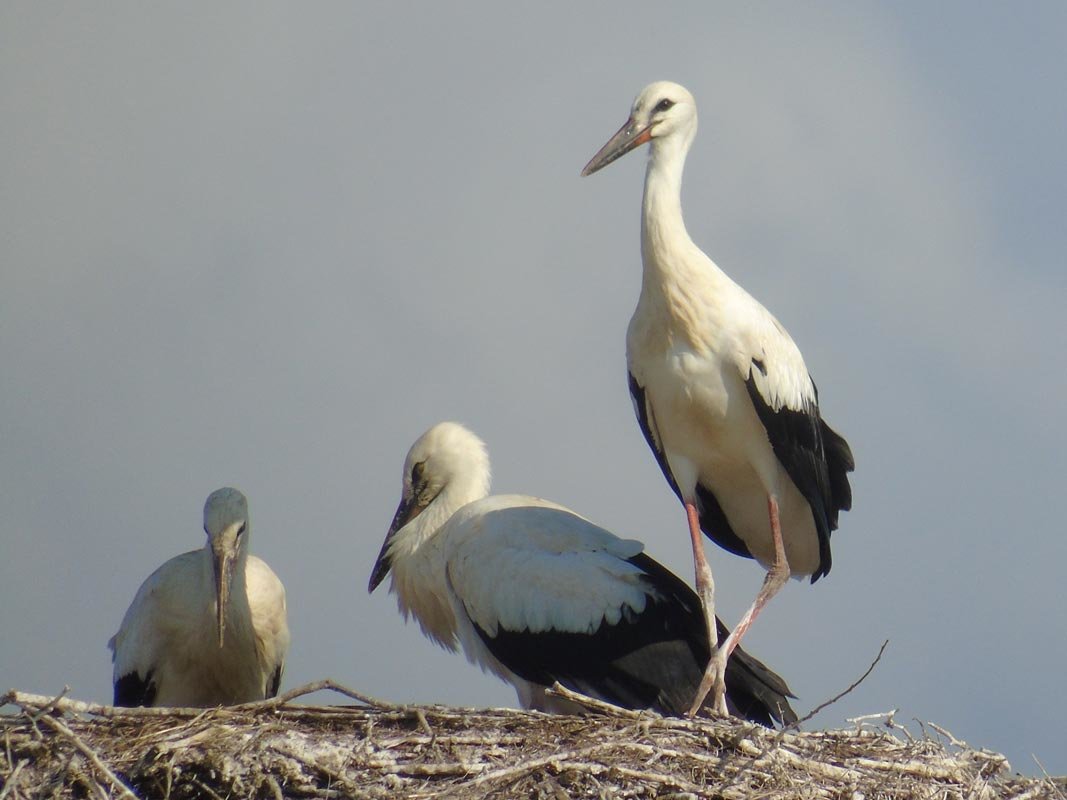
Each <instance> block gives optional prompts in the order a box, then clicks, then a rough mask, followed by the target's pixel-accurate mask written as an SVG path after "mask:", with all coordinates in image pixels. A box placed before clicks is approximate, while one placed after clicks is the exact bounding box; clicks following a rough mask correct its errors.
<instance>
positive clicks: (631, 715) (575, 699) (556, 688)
mask: <svg viewBox="0 0 1067 800" xmlns="http://www.w3.org/2000/svg"><path fill="white" fill-rule="evenodd" d="M545 694H550V695H554V696H556V697H562V698H563V699H564V700H570V701H571V702H572V703H577V704H578V705H580V706H584V707H586V708H589V709H592V710H593V711H599V712H601V713H603V714H607V715H608V716H612V717H625V718H627V719H637V718H639V717H648V716H650V715H652V714H653V712H649V711H633V710H631V709H629V708H623V707H622V706H617V705H615V704H614V703H606V702H604V701H603V700H598V699H597V698H595V697H589V696H588V695H584V694H582V693H581V692H575V691H573V690H571V689H568V688H567V687H566V686H564V685H563V684H561V683H560V682H559V681H556V682H555V683H553V684H552V686H551V687H550V688H548V689H546V690H545ZM655 716H659V715H658V714H657V715H655Z"/></svg>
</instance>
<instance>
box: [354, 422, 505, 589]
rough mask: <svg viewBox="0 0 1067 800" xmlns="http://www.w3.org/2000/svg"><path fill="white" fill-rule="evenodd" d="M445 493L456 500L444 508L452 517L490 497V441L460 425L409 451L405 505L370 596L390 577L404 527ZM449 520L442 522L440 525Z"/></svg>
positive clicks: (434, 432)
mask: <svg viewBox="0 0 1067 800" xmlns="http://www.w3.org/2000/svg"><path fill="white" fill-rule="evenodd" d="M446 490H447V491H448V492H449V493H450V494H452V496H453V505H452V507H451V508H448V509H444V510H445V511H446V513H447V515H448V516H451V514H452V512H453V511H455V510H456V509H457V508H459V507H460V505H466V504H467V503H469V502H471V501H473V500H476V499H478V498H481V497H485V495H486V494H488V492H489V454H488V452H487V451H486V448H485V442H483V441H482V440H481V439H479V438H478V437H477V436H475V435H474V434H473V433H471V432H470V431H469V430H467V429H466V428H465V427H463V426H462V425H460V424H459V423H458V422H439V423H438V424H437V425H434V426H433V427H432V428H430V429H429V430H428V431H426V433H424V434H423V435H422V436H420V437H419V438H418V439H417V440H416V441H415V444H413V445H412V446H411V449H410V450H408V455H407V458H405V459H404V488H403V491H402V493H401V496H400V505H399V506H397V509H396V514H395V515H394V516H393V522H392V524H391V525H390V526H389V532H388V533H386V535H385V541H384V542H383V543H382V549H381V552H379V553H378V560H377V561H375V562H374V568H373V569H372V570H371V575H370V583H369V584H368V586H367V591H369V592H373V591H374V590H375V589H376V588H377V587H378V584H379V583H381V582H382V580H383V579H384V578H385V576H386V575H388V574H389V570H390V568H391V567H392V562H393V557H394V553H395V545H396V544H397V543H398V541H399V540H400V539H401V538H402V537H403V535H404V533H403V531H404V528H405V526H406V525H408V523H410V522H412V521H413V520H414V519H415V518H416V517H418V516H419V515H420V514H422V512H423V511H425V510H426V509H427V508H429V506H430V505H431V504H432V503H433V502H434V501H435V500H436V499H437V498H438V497H439V496H440V495H442V494H443V493H444V492H445V491H446ZM445 519H447V517H446V518H445ZM444 521H445V520H444V519H442V520H440V521H439V524H444ZM433 530H434V531H436V528H435V529H433Z"/></svg>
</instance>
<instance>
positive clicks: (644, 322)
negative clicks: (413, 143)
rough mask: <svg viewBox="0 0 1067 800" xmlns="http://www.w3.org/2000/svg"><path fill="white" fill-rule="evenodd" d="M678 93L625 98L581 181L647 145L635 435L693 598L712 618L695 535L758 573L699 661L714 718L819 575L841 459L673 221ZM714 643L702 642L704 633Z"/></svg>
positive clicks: (801, 392)
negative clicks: (678, 545)
mask: <svg viewBox="0 0 1067 800" xmlns="http://www.w3.org/2000/svg"><path fill="white" fill-rule="evenodd" d="M696 129H697V112H696V104H695V102H694V100H693V97H692V95H691V94H690V93H689V92H688V91H687V90H686V89H684V88H683V87H681V86H679V85H678V84H676V83H670V82H666V81H661V82H658V83H653V84H651V85H650V86H648V87H646V88H645V89H644V90H642V92H641V93H640V94H639V95H638V96H637V99H636V100H635V101H634V104H633V107H632V109H631V112H630V117H629V119H628V120H627V121H626V124H624V125H623V127H622V128H621V129H620V130H619V131H618V133H616V134H615V135H614V136H613V137H612V138H611V139H610V140H609V141H608V142H607V144H605V145H604V147H603V148H601V149H600V151H599V152H598V153H597V154H596V155H595V156H593V158H592V160H591V161H590V162H589V164H587V165H586V167H585V169H584V170H583V171H582V174H583V175H589V174H591V173H593V172H596V171H597V170H599V169H601V168H602V167H604V166H606V165H607V164H610V163H611V162H612V161H614V160H615V159H617V158H619V157H620V156H622V155H624V154H626V153H628V152H629V151H630V150H633V149H634V148H636V147H638V146H640V145H642V144H645V143H646V142H647V143H649V145H650V147H649V159H648V168H647V171H646V174H645V189H644V199H643V203H642V217H641V256H642V262H643V273H642V282H641V294H640V298H639V299H638V303H637V308H636V310H635V311H634V314H633V317H632V318H631V320H630V326H629V329H628V331H627V335H626V358H627V365H628V367H629V380H630V392H631V395H632V397H633V401H634V407H635V410H636V413H637V418H638V421H639V423H640V425H641V430H642V432H643V433H644V435H645V439H646V440H647V441H648V444H649V446H650V447H651V448H652V451H653V453H654V454H655V456H656V459H657V461H658V462H659V465H660V467H661V468H662V470H663V474H664V476H665V477H666V478H667V482H668V483H669V484H670V486H671V488H672V489H673V490H674V491H675V493H676V494H677V495H678V497H679V498H680V499H681V501H682V503H683V505H684V506H685V509H686V515H687V517H688V522H689V530H690V537H691V542H692V547H693V558H694V563H695V566H696V582H697V591H698V592H699V593H700V595H701V597H702V599H703V601H704V606H705V610H706V613H707V618H708V619H709V620H710V619H711V618H712V617H713V616H714V608H715V606H714V582H713V580H712V576H711V570H710V567H708V565H707V561H706V558H705V556H704V551H703V544H702V541H701V536H700V531H701V530H703V531H704V533H706V534H707V535H708V536H709V537H710V538H711V539H713V540H714V541H715V542H717V543H718V544H720V545H721V546H723V547H724V548H726V549H727V550H729V551H730V552H733V553H737V554H738V555H743V556H747V557H750V558H755V559H757V560H758V561H759V562H760V564H762V565H763V566H765V567H766V568H767V570H768V572H767V578H766V580H765V581H764V583H763V586H762V587H761V589H760V592H759V594H758V596H757V597H756V600H755V602H754V603H753V605H752V607H751V608H750V609H749V610H748V611H747V612H746V613H745V615H744V616H743V617H742V619H741V621H740V622H739V623H738V625H737V627H736V628H735V629H734V632H733V635H732V636H731V637H729V638H728V639H727V640H726V642H725V643H724V644H723V646H722V648H721V652H720V653H719V654H718V655H717V656H716V657H715V658H713V660H712V662H711V663H710V664H709V668H708V673H707V675H706V676H705V677H706V679H705V681H704V682H703V683H702V687H701V692H700V693H698V695H697V697H696V699H695V700H694V704H693V708H694V709H695V708H698V707H699V706H700V704H701V703H702V702H703V697H704V695H705V694H706V692H707V690H708V688H713V689H714V691H715V693H716V703H715V705H716V707H717V708H718V710H720V711H723V710H724V708H723V705H722V702H721V698H722V670H723V667H724V664H725V659H726V658H727V657H728V655H729V652H730V650H731V648H732V647H734V646H736V644H737V642H738V641H740V640H741V637H742V636H744V634H745V631H746V630H747V629H748V627H749V626H750V625H751V623H752V621H753V620H754V619H755V618H756V616H757V615H758V614H759V612H760V610H761V609H762V608H763V607H764V605H765V604H766V603H767V602H768V601H769V600H770V598H771V597H773V596H774V595H775V594H776V593H777V591H778V590H779V589H780V588H781V586H782V585H783V584H784V583H785V581H786V579H787V578H788V577H790V576H791V575H793V576H797V577H801V576H807V575H810V576H811V580H812V582H814V581H815V580H817V579H818V578H819V577H821V576H823V575H825V574H827V573H828V572H829V571H830V533H831V532H832V531H833V530H835V529H836V528H837V522H838V512H839V511H842V510H847V509H849V508H850V507H851V504H852V492H851V489H850V487H849V483H848V477H847V473H848V472H850V471H851V470H852V469H853V466H854V463H853V458H852V453H851V450H850V449H849V446H848V444H847V443H846V442H845V440H844V439H843V438H841V437H840V436H839V435H838V434H836V433H835V432H834V431H833V430H831V429H830V428H829V426H828V425H827V424H826V423H825V422H824V421H823V419H822V417H821V416H820V413H819V400H818V392H817V391H816V388H815V384H814V382H813V381H812V379H811V377H810V375H809V374H808V370H807V367H805V365H804V359H803V358H802V356H801V354H800V350H799V349H798V348H797V346H796V345H795V344H794V343H793V340H792V339H791V338H790V336H789V334H788V333H787V332H786V330H785V328H784V327H782V325H781V323H779V322H778V320H776V319H775V318H774V317H773V316H772V315H771V313H770V312H769V311H767V310H766V309H765V308H764V307H763V306H762V305H760V303H759V302H757V301H756V300H755V299H754V298H753V297H752V296H751V295H749V294H748V293H747V292H746V291H745V290H744V289H742V288H741V287H740V286H738V285H737V284H736V283H734V282H733V281H732V280H731V279H730V278H729V277H728V276H727V275H726V273H724V272H723V271H722V270H721V269H719V268H718V267H717V266H716V265H715V264H714V263H713V262H712V261H711V259H709V258H708V257H707V256H706V255H705V254H704V253H703V252H702V251H701V250H700V249H699V248H698V247H697V246H696V245H695V244H694V243H693V241H692V239H690V238H689V234H688V233H687V232H686V228H685V223H684V222H683V219H682V205H681V184H682V170H683V167H684V164H685V157H686V153H687V152H688V151H689V147H690V145H691V144H692V141H693V138H694V136H695V135H696ZM711 635H712V636H713V637H714V633H712V634H711Z"/></svg>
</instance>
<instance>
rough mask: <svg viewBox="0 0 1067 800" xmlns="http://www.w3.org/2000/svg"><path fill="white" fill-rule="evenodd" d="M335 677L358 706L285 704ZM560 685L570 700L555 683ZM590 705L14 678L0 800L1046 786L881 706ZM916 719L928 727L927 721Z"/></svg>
mask: <svg viewBox="0 0 1067 800" xmlns="http://www.w3.org/2000/svg"><path fill="white" fill-rule="evenodd" d="M323 688H328V689H333V690H334V691H337V692H339V693H341V694H343V695H345V696H346V697H347V698H349V699H351V700H355V701H357V703H358V705H347V706H311V705H298V704H294V703H293V702H292V701H293V700H294V699H296V698H298V697H300V696H303V695H305V694H308V693H310V692H312V691H317V690H319V689H323ZM555 691H557V692H559V693H560V694H563V695H565V696H567V697H570V698H571V699H581V696H580V695H574V694H572V693H570V692H568V691H567V690H566V689H563V688H562V687H559V686H557V687H555ZM584 702H585V704H586V705H587V707H589V708H590V713H589V714H588V715H586V716H553V715H546V714H541V713H535V712H524V711H512V710H506V709H487V710H478V709H460V708H445V707H441V706H401V705H393V704H390V703H384V702H380V701H377V700H374V699H373V698H369V697H366V696H364V695H362V694H360V693H358V692H355V691H352V690H350V689H347V688H345V687H343V686H339V685H337V684H335V683H333V682H331V681H321V682H319V683H316V684H311V685H308V686H305V687H301V688H300V689H296V690H293V691H291V692H287V693H286V694H285V695H283V696H281V697H278V698H275V699H273V700H267V701H264V702H261V703H253V704H248V705H243V706H233V707H229V708H214V709H208V710H204V709H159V708H132V709H127V708H113V707H111V706H101V705H95V704H90V703H83V702H79V701H75V700H69V699H66V698H65V697H63V696H60V697H58V698H48V697H44V696H39V695H30V694H24V693H21V692H15V691H12V692H9V693H8V694H6V695H4V696H3V697H2V698H0V705H3V704H10V705H13V706H14V707H15V711H14V713H9V714H3V715H0V800H9V798H10V800H18V799H19V798H38V797H55V798H68V797H90V798H105V797H123V798H134V797H143V798H147V797H153V798H174V799H175V800H178V798H237V797H240V798H272V799H274V800H281V798H303V797H323V798H341V797H352V798H383V800H384V799H385V798H389V799H390V800H392V798H438V797H440V798H479V799H480V798H516V797H522V798H546V799H547V798H551V800H565V799H566V798H674V799H675V800H681V798H704V797H714V798H756V797H758V798H772V799H773V798H847V799H848V800H860V799H861V798H876V797H877V798H961V799H962V798H974V800H983V799H984V798H1015V799H1016V800H1024V799H1026V800H1029V799H1030V798H1059V799H1060V800H1067V795H1065V792H1067V781H1065V780H1064V779H1052V778H1048V777H1046V778H1043V779H1034V778H1021V777H1012V776H1011V775H1010V774H1009V773H1010V767H1009V766H1008V763H1007V760H1006V759H1005V758H1004V756H1002V755H999V754H997V753H993V752H990V751H987V750H975V749H972V748H971V747H969V746H967V745H966V744H965V743H964V742H960V741H958V740H956V739H955V738H953V737H952V736H951V735H950V734H948V733H947V732H946V731H944V730H942V729H940V728H937V727H936V726H923V733H922V735H921V736H913V735H911V734H910V733H909V732H908V731H907V730H906V729H904V728H903V727H901V726H899V725H897V724H896V723H895V722H894V721H893V719H892V715H891V714H890V715H885V714H881V715H877V722H875V721H873V720H872V719H860V720H857V721H855V723H856V725H855V727H854V728H852V729H849V730H836V731H813V732H799V731H796V730H787V731H771V730H767V729H765V728H761V727H759V726H756V725H752V724H750V723H747V722H744V721H742V720H737V719H725V720H724V719H703V718H701V719H674V718H663V717H659V716H658V715H655V714H650V713H638V712H632V711H623V710H619V709H616V708H614V707H612V706H608V705H607V704H604V703H600V702H598V701H591V700H588V699H585V700H584ZM927 728H932V729H933V731H934V732H933V733H930V732H929V731H928V730H927Z"/></svg>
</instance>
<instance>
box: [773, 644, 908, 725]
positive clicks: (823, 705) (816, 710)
mask: <svg viewBox="0 0 1067 800" xmlns="http://www.w3.org/2000/svg"><path fill="white" fill-rule="evenodd" d="M888 644H889V640H888V639H886V640H885V641H884V642H882V646H881V647H880V648H878V655H876V656H875V657H874V661H872V662H871V665H870V666H869V667H867V671H866V672H864V673H863V674H862V675H860V676H859V678H857V679H856V680H855V681H853V682H852V685H851V686H849V687H848V688H847V689H845V691H843V692H841V693H839V694H836V695H834V696H833V697H831V698H830V699H829V700H827V701H826V702H825V703H820V704H819V705H817V706H815V708H814V709H812V710H811V711H810V712H808V713H807V714H806V715H805V716H803V717H801V718H800V719H798V720H797V721H796V722H792V723H790V724H789V725H786V726H785V727H784V728H782V731H788V730H800V726H801V725H803V724H804V723H805V722H807V721H808V720H809V719H811V718H812V717H814V716H815V715H816V714H818V713H819V712H820V711H822V710H823V709H824V708H826V707H827V706H832V705H833V704H834V703H836V702H837V701H838V700H840V699H841V698H842V697H844V696H845V695H847V694H849V693H850V692H851V691H852V690H853V689H855V688H856V687H857V686H859V685H860V684H861V683H863V682H864V681H865V680H866V679H867V676H868V675H870V674H871V673H872V672H873V671H874V668H875V667H876V666H878V662H879V661H881V660H882V653H884V652H885V648H886V647H887V646H888Z"/></svg>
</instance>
